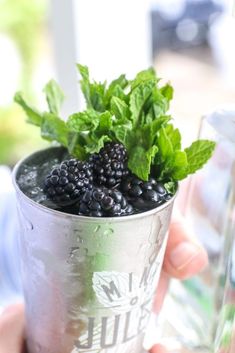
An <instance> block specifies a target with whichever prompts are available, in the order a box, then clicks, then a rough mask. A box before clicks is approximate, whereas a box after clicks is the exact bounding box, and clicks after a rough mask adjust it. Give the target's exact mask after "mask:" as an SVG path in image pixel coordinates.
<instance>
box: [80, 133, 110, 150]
mask: <svg viewBox="0 0 235 353" xmlns="http://www.w3.org/2000/svg"><path fill="white" fill-rule="evenodd" d="M108 141H111V139H110V138H109V136H107V135H103V136H101V137H100V138H99V139H97V140H94V141H93V142H92V143H90V144H89V145H87V146H85V150H86V152H87V153H98V152H99V151H100V150H101V148H102V147H104V144H105V142H108Z"/></svg>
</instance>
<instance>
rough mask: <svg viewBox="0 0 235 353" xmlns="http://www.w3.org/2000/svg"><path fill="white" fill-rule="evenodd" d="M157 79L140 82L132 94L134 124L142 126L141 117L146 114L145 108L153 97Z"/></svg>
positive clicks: (131, 107) (131, 106)
mask: <svg viewBox="0 0 235 353" xmlns="http://www.w3.org/2000/svg"><path fill="white" fill-rule="evenodd" d="M155 84H156V83H155V81H154V80H152V81H147V82H144V83H142V84H139V86H137V87H136V88H135V89H134V90H133V91H132V92H131V95H130V110H131V113H132V120H133V121H134V125H136V126H137V125H138V126H141V124H142V123H143V119H142V121H141V117H142V116H143V114H144V108H145V107H146V105H147V103H148V101H149V100H150V98H151V95H152V92H153V88H154V87H155Z"/></svg>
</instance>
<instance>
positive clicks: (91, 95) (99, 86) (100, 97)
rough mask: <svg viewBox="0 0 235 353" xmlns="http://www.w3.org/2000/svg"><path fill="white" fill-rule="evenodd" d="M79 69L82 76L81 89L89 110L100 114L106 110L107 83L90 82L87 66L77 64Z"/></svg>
mask: <svg viewBox="0 0 235 353" xmlns="http://www.w3.org/2000/svg"><path fill="white" fill-rule="evenodd" d="M77 68H78V70H79V72H80V74H81V76H82V80H81V81H80V85H81V89H82V92H83V94H84V97H85V99H86V103H87V108H88V109H91V108H92V109H94V110H97V111H99V112H103V111H105V110H106V107H105V102H104V100H105V86H106V83H105V82H104V83H97V82H93V83H91V82H90V77H89V70H88V67H87V66H83V65H81V64H77Z"/></svg>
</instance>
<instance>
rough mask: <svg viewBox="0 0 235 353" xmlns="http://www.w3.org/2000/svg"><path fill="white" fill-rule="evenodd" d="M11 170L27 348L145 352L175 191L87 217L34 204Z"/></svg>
mask: <svg viewBox="0 0 235 353" xmlns="http://www.w3.org/2000/svg"><path fill="white" fill-rule="evenodd" d="M47 151H48V150H44V151H39V152H37V153H35V154H33V155H31V156H29V157H28V158H26V159H25V160H23V161H22V162H19V163H18V165H17V166H16V167H15V170H14V173H13V180H14V185H15V189H16V192H17V199H18V209H19V218H20V226H21V234H20V241H19V244H20V251H21V260H22V261H21V272H22V281H23V287H24V298H25V305H26V334H27V345H28V350H29V352H30V353H39V352H41V353H85V352H92V353H143V351H144V349H143V339H144V334H145V330H146V327H147V324H148V321H149V317H150V313H151V308H152V303H153V297H154V293H155V290H156V286H157V283H158V279H159V275H160V270H161V266H162V262H163V257H164V252H165V247H166V243H167V230H168V226H169V222H170V217H171V211H172V207H173V202H174V197H173V198H172V199H171V200H169V201H168V202H166V203H165V204H163V205H161V206H159V207H158V208H156V209H153V210H151V211H148V212H144V213H140V214H135V215H131V216H125V217H116V218H95V217H94V218H93V217H83V216H76V215H72V214H66V213H63V212H59V211H56V210H53V209H50V208H47V207H45V206H42V205H41V204H38V203H36V202H35V201H33V200H32V199H30V198H29V197H28V196H26V195H25V194H24V193H23V192H22V191H21V189H20V187H19V185H18V183H17V180H18V178H19V176H20V173H21V166H22V165H23V164H24V163H29V164H30V163H33V161H34V159H35V158H36V157H37V158H38V156H40V157H43V158H44V157H45V158H46V156H47Z"/></svg>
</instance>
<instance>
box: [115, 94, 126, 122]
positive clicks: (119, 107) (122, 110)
mask: <svg viewBox="0 0 235 353" xmlns="http://www.w3.org/2000/svg"><path fill="white" fill-rule="evenodd" d="M111 111H112V112H113V114H114V115H115V117H116V118H117V119H118V120H122V121H126V120H127V119H129V117H130V110H129V107H128V105H127V104H126V103H125V102H124V101H123V100H121V99H120V98H118V97H112V99H111Z"/></svg>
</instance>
